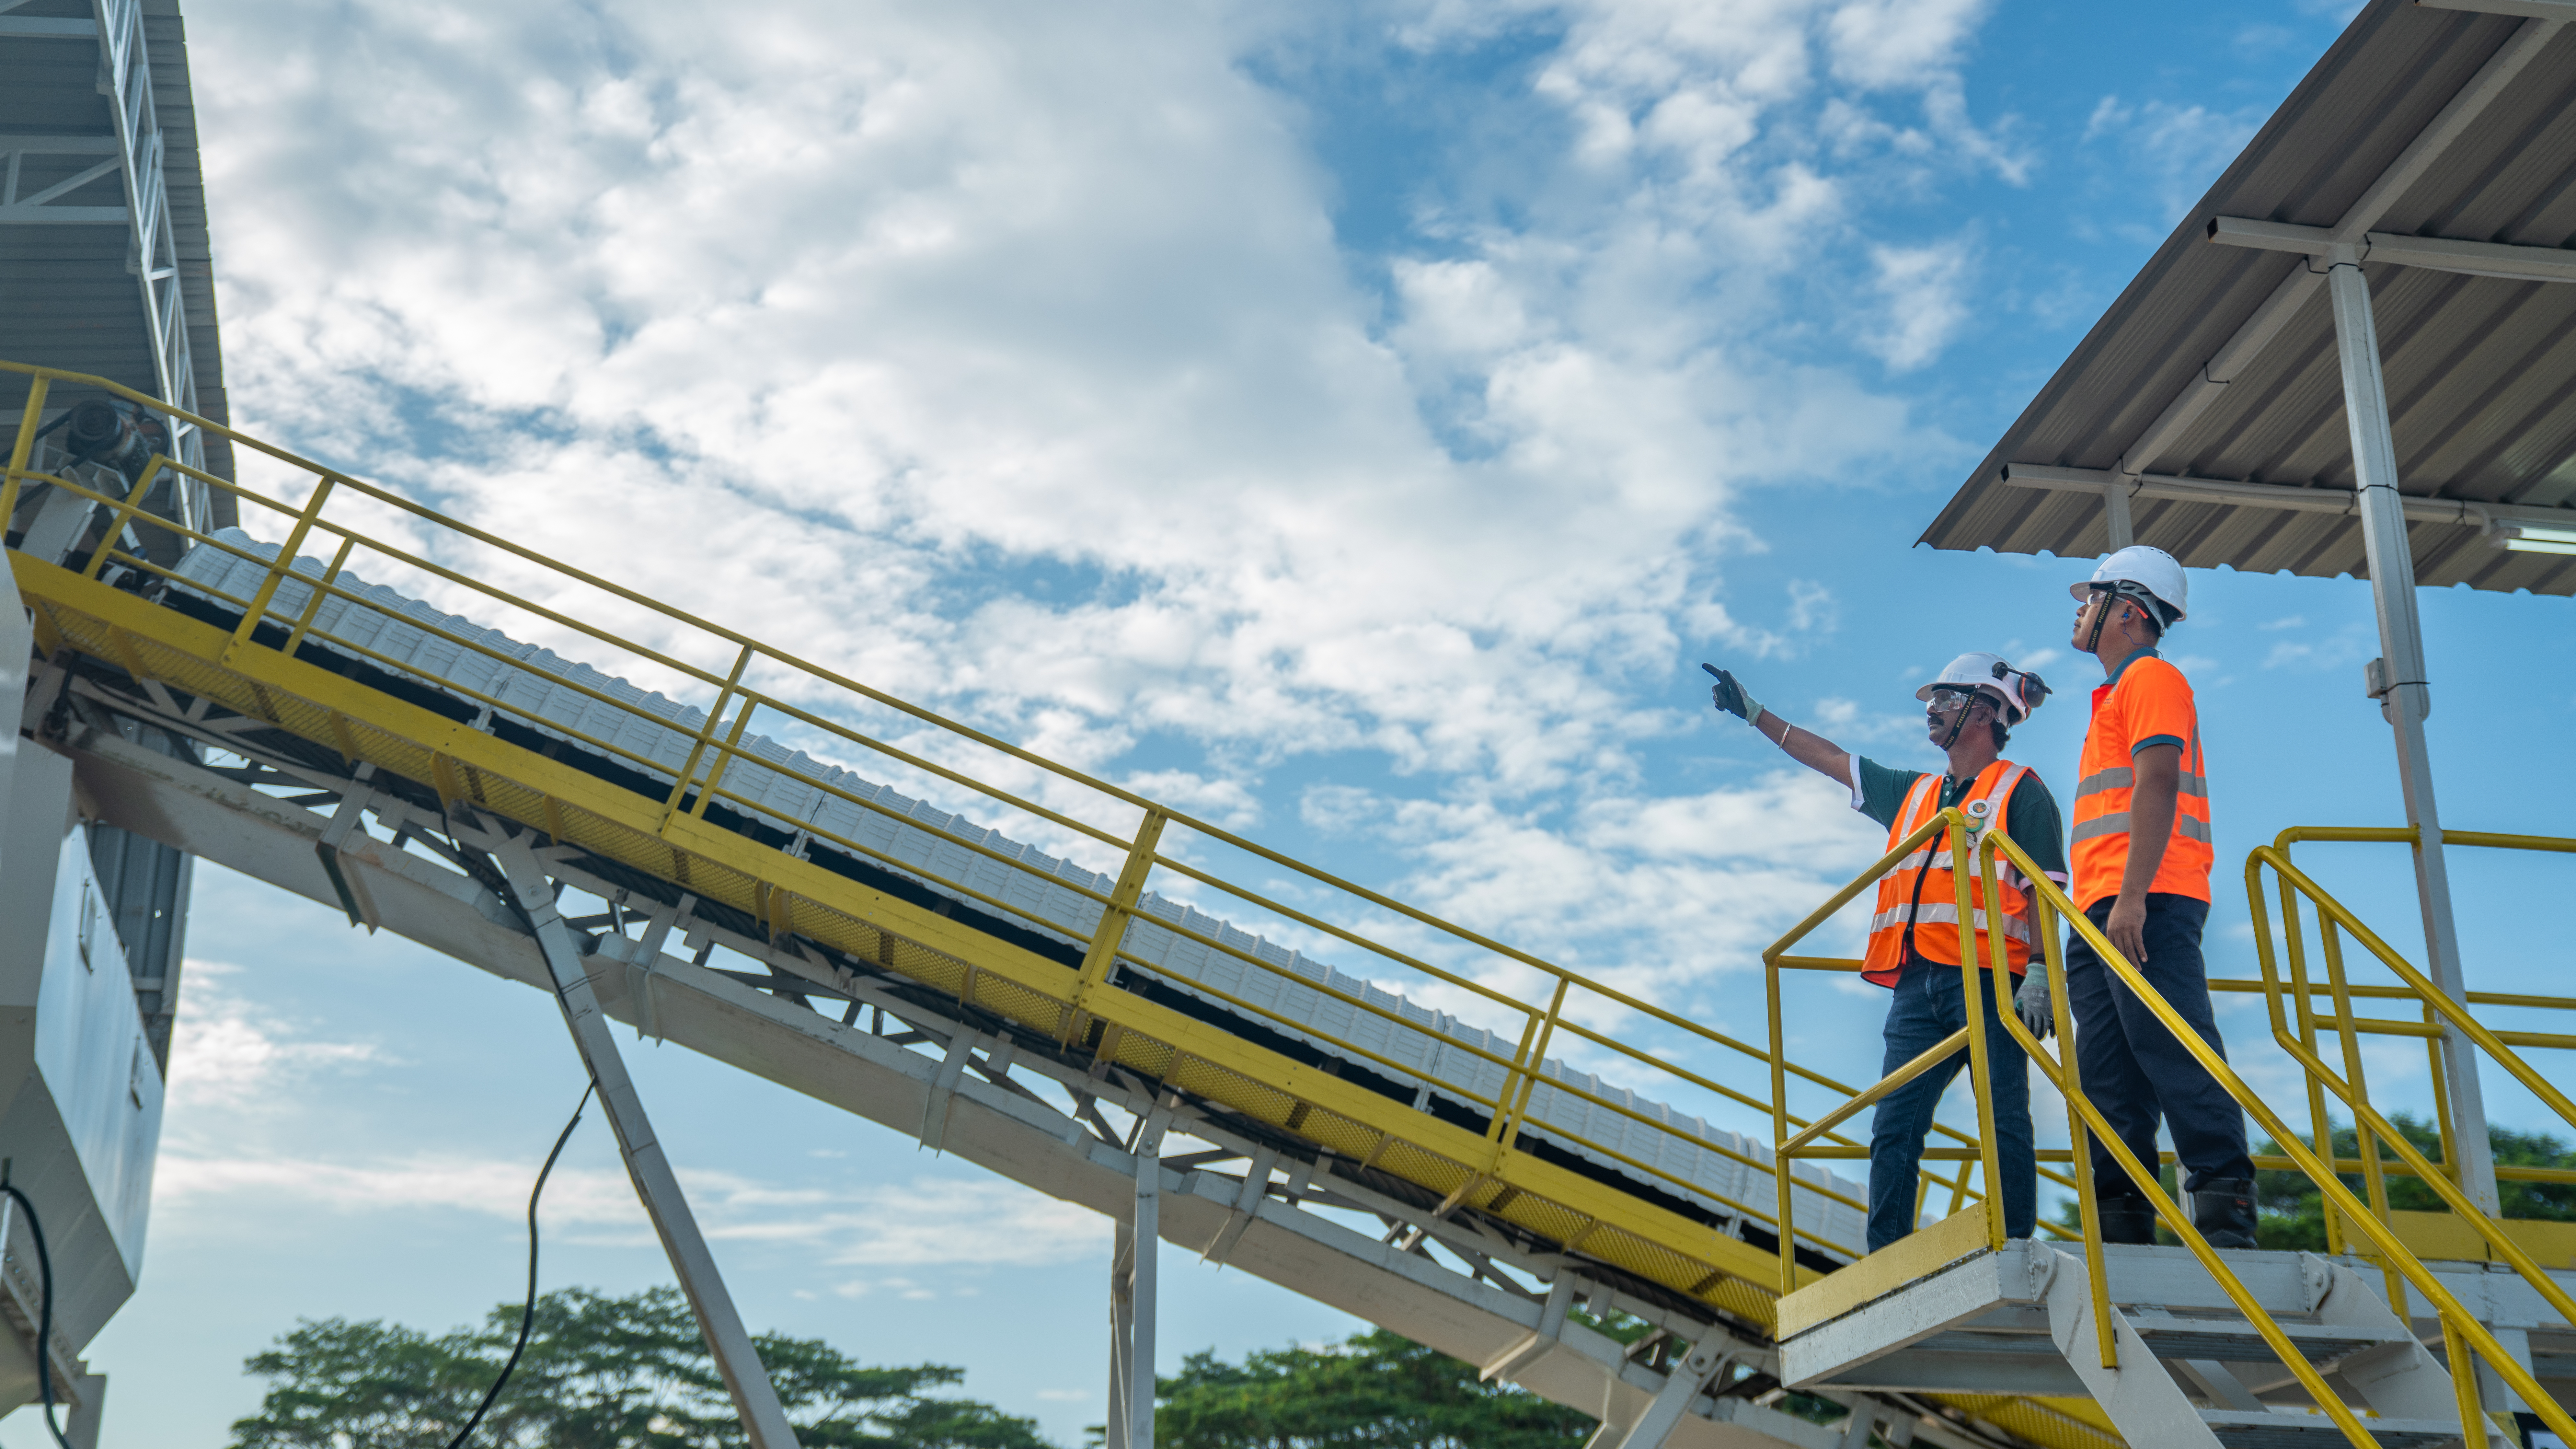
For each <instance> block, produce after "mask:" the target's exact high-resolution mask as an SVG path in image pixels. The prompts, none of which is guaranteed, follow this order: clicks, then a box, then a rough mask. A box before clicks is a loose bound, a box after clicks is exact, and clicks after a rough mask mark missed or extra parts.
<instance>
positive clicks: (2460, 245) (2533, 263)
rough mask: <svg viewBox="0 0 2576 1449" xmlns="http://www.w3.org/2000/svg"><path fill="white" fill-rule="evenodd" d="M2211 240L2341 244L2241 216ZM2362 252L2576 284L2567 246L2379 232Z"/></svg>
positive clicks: (2315, 231) (2303, 250) (2328, 232)
mask: <svg viewBox="0 0 2576 1449" xmlns="http://www.w3.org/2000/svg"><path fill="white" fill-rule="evenodd" d="M2209 239H2210V240H2211V241H2214V242H2216V243H2218V244H2219V245H2220V246H2230V247H2248V248H2252V249H2254V250H2256V251H2273V252H2296V253H2299V254H2300V255H2303V256H2311V257H2323V256H2325V255H2326V254H2327V253H2329V252H2331V251H2332V250H2333V249H2334V248H2335V247H2336V246H2338V245H2341V243H2339V242H2337V241H2336V240H2335V234H2334V232H2333V230H2332V229H2331V228H2328V227H2322V226H2293V225H2291V224H2290V223H2288V222H2285V221H2254V220H2250V219H2248V218H2245V217H2241V216H2213V217H2211V218H2210V219H2209ZM2360 250H2361V259H2362V260H2363V261H2365V262H2381V263H2385V264H2388V265H2391V266H2400V267H2421V268H2424V269H2425V270H2427V271H2435V272H2465V273H2467V274H2468V275H2470V276H2473V277H2504V278H2507V279H2510V280H2513V281H2518V282H2576V251H2569V250H2567V249H2566V248H2564V247H2524V246H2508V245H2506V244H2504V243H2502V242H2482V241H2454V240H2452V239H2450V238H2448V237H2436V236H2399V235H2396V234H2394V233H2391V232H2384V231H2374V232H2367V233H2364V234H2363V236H2362V239H2361V246H2360Z"/></svg>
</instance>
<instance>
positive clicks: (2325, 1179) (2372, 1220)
mask: <svg viewBox="0 0 2576 1449" xmlns="http://www.w3.org/2000/svg"><path fill="white" fill-rule="evenodd" d="M1999 853H2002V856H2004V859H2009V861H2012V864H2014V866H2020V869H2022V871H2025V874H2027V877H2030V879H2032V884H2035V892H2038V897H2040V902H2043V908H2040V933H2043V938H2045V962H2048V985H2050V998H2053V1006H2056V1011H2058V1021H2071V1018H2069V1016H2066V959H2063V949H2061V944H2058V936H2056V931H2053V928H2050V923H2048V915H2050V913H2056V915H2066V920H2069V926H2071V928H2074V931H2079V933H2081V936H2084V941H2087V944H2089V946H2092V949H2094V954H2097V957H2099V959H2102V964H2105V967H2107V969H2110V972H2115V975H2117V977H2120V982H2123V985H2128V990H2130V993H2136V995H2138V1000H2141V1003H2143V1006H2146V1008H2148V1011H2151V1013H2154V1016H2156V1021H2159V1024H2164V1029H2166V1031H2172V1034H2174V1039H2177V1042H2179V1044H2182V1047H2184V1049H2187V1052H2190V1055H2192V1060H2197V1062H2200V1067H2202V1070H2208V1073H2210V1078H2213V1080H2218V1085H2221V1088H2226V1091H2228V1096H2233V1098H2236V1104H2239V1106H2244V1111H2246V1114H2251V1116H2254V1122H2259V1124H2262V1127H2264V1132H2267V1134H2269V1137H2272V1142H2277V1145H2282V1147H2285V1152H2287V1158H2290V1160H2293V1163H2295V1168H2298V1171H2300V1173H2306V1176H2308V1181H2313V1183H2316V1189H2318V1194H2324V1199H2326V1212H2329V1214H2331V1212H2347V1214H2354V1220H2357V1227H2360V1230H2362V1235H2365V1238H2367V1240H2370V1243H2372V1248H2378V1256H2380V1261H2383V1263H2385V1266H2388V1269H2391V1274H2396V1276H2401V1279H2403V1281H2406V1284H2411V1287H2414V1289H2416V1292H2421V1294H2424V1299H2427V1302H2429V1305H2432V1307H2434V1312H2437V1315H2439V1323H2442V1338H2445V1346H2447V1361H2450V1377H2452V1390H2455V1392H2458V1403H2460V1426H2463V1434H2468V1426H2476V1423H2481V1421H2483V1418H2486V1415H2483V1410H2481V1403H2478V1374H2476V1372H2473V1366H2470V1361H2473V1359H2478V1361H2483V1364H2486V1366H2488V1369H2494V1372H2496V1377H2501V1379H2504V1382H2506V1385H2509V1387H2512V1390H2514V1392H2517V1395H2522V1397H2524V1403H2530V1405H2532V1410H2535V1413H2537V1415H2540V1418H2543V1421H2545V1423H2548V1426H2550V1428H2553V1431H2555V1434H2561V1436H2571V1439H2576V1418H2571V1415H2568V1413H2566V1408H2561V1405H2558V1403H2555V1400H2553V1397H2550V1395H2548V1392H2545V1390H2543V1387H2540V1382H2537V1379H2535V1377H2532V1374H2530V1369H2524V1366H2522V1364H2519V1361H2517V1359H2514V1356H2512V1354H2509V1351H2506V1348H2504V1346H2501V1343H2499V1341H2496V1336H2494V1333H2488V1330H2486V1325H2483V1323H2478V1318H2476V1315H2473V1312H2470V1310H2468V1307H2465V1305H2463V1302H2460V1299H2458V1297H2452V1294H2450V1289H2445V1287H2442V1281H2439V1279H2437V1276H2434V1274H2432V1271H2429V1269H2427V1266H2424V1263H2421V1261H2419V1258H2416V1256H2414V1253H2411V1250H2409V1248H2406V1245H2403V1243H2401V1240H2398V1235H2396V1232H2393V1230H2391V1227H2388V1225H2385V1222H2383V1220H2378V1217H2372V1214H2370V1212H2367V1207H2365V1204H2362V1201H2360V1199H2357V1196H2354V1194H2352V1189H2347V1186H2344V1181H2342V1178H2339V1176H2336V1171H2334V1163H2331V1152H2329V1155H2326V1158H2318V1155H2316V1152H2311V1150H2308V1147H2306V1145H2300V1140H2298V1137H2295V1134H2293V1132H2290V1127H2287V1124H2285V1122H2282V1119H2280V1114H2277V1111H2272V1106H2269V1104H2267V1101H2264V1098H2262V1093H2257V1091H2254V1088H2249V1085H2246V1083H2244V1078H2239V1075H2236V1070H2233V1067H2231V1065H2228V1060H2226V1057H2223V1055H2218V1052H2215V1049H2213V1047H2210V1044H2208V1042H2202V1039H2200V1034H2197V1031H2192V1026H2190V1024H2187V1021H2184V1018H2182V1013H2179V1011H2174V1006H2172V1003H2166V1000H2164V995H2161V993H2159V990H2156V987H2154V985H2151V982H2148V980H2146V975H2141V972H2138V967H2136V964H2130V962H2128V959H2125V957H2123V954H2120V951H2117V946H2112V944H2110V936H2105V933H2102V928H2099V926H2094V923H2092V918H2087V915H2084V913H2081V910H2076V905H2074V900H2069V897H2066V892H2061V890H2058V887H2056V884H2053V882H2048V879H2045V877H2043V874H2040V871H2038V864H2035V861H2030V856H2027V853H2025V851H2022V848H2020V846H2014V843H2012V841H2009V838H2007V835H2002V833H1989V838H1986V841H1984V843H1981V846H1978V856H1981V859H1978V866H1981V871H1984V882H1986V895H1989V900H1994V861H1996V856H1999ZM2275 864H2277V866H2282V869H2285V871H2295V866H2287V859H2280V861H2275ZM2249 874H2251V866H2249ZM2300 882H2303V887H2306V890H2313V882H2306V877H2300ZM2316 895H2318V897H2321V895H2324V892H2316ZM2336 910H2339V908H2336ZM2347 920H2349V915H2347ZM2254 928H2257V936H2262V931H2264V920H2262V910H2259V905H2257V920H2254ZM2347 928H2360V923H2357V920H2349V923H2347ZM1994 941H1996V946H1994V967H1996V969H2002V967H2004V957H2002V933H1999V931H1996V933H1994ZM2370 941H2372V944H2378V938H2375V936H2372V938H2370ZM2380 949H2383V951H2385V946H2380ZM2388 957H2393V954H2388ZM2383 959H2385V957H2383ZM2391 964H2393V969H2398V972H2401V975H2414V985H2416V987H2419V990H2424V993H2429V995H2427V1000H2434V1006H2439V1008H2445V1011H2447V1013H2452V1018H2455V1021H2463V1024H2468V1026H2476V1024H2473V1021H2470V1018H2468V1013H2465V1011H2463V1008H2458V1003H2450V1000H2447V998H2442V995H2439V993H2437V990H2432V982H2429V980H2424V977H2421V975H2419V972H2414V967H2406V964H2403V962H2391ZM2275 1011H2277V1008H2275ZM1971 1018H1973V1016H1971ZM2002 1018H2004V1029H2007V1031H2009V1034H2012V1036H2014V1039H2017V1042H2020V1044H2022V1049H2025V1052H2030V1057H2032V1062H2038V1065H2040V1073H2043V1075H2048V1078H2050V1083H2053V1085H2058V1091H2061V1093H2063V1096H2066V1104H2069V1109H2071V1111H2074V1114H2076V1116H2079V1122H2081V1129H2079V1132H2076V1165H2079V1171H2081V1168H2084V1158H2087V1152H2084V1134H2087V1132H2089V1134H2094V1137H2099V1140H2102V1145H2105V1147H2107V1150H2110V1155H2112V1160H2117V1163H2120V1171H2123V1173H2128V1178H2130V1181H2133V1183H2136V1186H2138V1191H2141V1194H2146V1199H2148V1204H2154V1209H2156V1217H2159V1220H2161V1222H2164V1225H2166V1227H2169V1230H2172V1232H2174V1235H2177V1238H2182V1245H2184V1248H2190V1250H2192V1256H2195V1258H2197V1261H2200V1266H2202V1269H2208V1271H2210V1276H2213V1279H2218V1284H2221V1287H2223V1289H2226V1292H2228V1297H2231V1299H2233V1302H2236V1305H2239V1310H2241V1312H2244V1315H2246V1320H2249V1323H2251V1325H2254V1328H2257V1330H2259V1333H2262V1336H2264V1343H2267V1346H2269V1348H2272V1351H2275V1354H2277V1356H2280V1359H2282V1364H2287V1366H2290V1372H2293V1374H2295V1377H2298V1382H2300V1387H2303V1390H2308V1395H2311V1397H2313V1400H2316V1403H2318V1408H2324V1410H2326V1413H2329V1418H2334V1423H2336V1428H2342V1431H2344V1439H2349V1441H2352V1446H2354V1449H2372V1444H2375V1441H2372V1439H2370V1431H2367V1428H2365V1426H2362V1421H2360V1418H2357V1415H2354V1413H2352V1405H2347V1403H2344V1400H2342V1397H2339V1395H2334V1392H2331V1390H2329V1387H2326V1382H2324V1377H2321V1374H2318V1372H2316V1366H2313V1364H2308V1361H2306V1356H2303V1354H2295V1351H2293V1346H2290V1341H2287V1336H2285V1333H2282V1330H2280V1323H2275V1320H2272V1315H2269V1312H2264V1307H2262V1305H2259V1302H2257V1297H2254V1294H2251V1292H2249V1289H2246V1287H2244V1281H2241V1279H2239V1276H2236V1274H2233V1271H2228V1266H2226V1261H2223V1258H2221V1253H2218V1250H2215V1248H2210V1243H2208V1238H2202V1235H2200V1230H2197V1227H2195V1225H2192V1222H2190V1214H2184V1212H2182V1207H2179V1204H2177V1201H2174V1199H2172V1196H2166V1194H2164V1189H2161V1183H2159V1178H2156V1173H2154V1171H2151V1168H2148V1165H2146V1163H2138V1158H2136V1155H2130V1150H2128V1147H2125V1145H2123V1142H2120V1137H2117V1134H2112V1129H2110V1122H2107V1119H2105V1116H2102V1111H2099V1109H2097V1106H2094V1104H2092V1098H2087V1096H2084V1091H2081V1080H2079V1070H2076V1062H2074V1055H2063V1057H2061V1060H2050V1057H2048V1055H2045V1052H2043V1047H2040V1042H2038V1039H2035V1036H2030V1029H2027V1026H2022V1021H2020V1016H2014V1013H2012V1011H2004V1013H2002ZM2476 1034H2486V1029H2483V1026H2476V1031H2473V1036H2476ZM2486 1036H2488V1039H2491V1034H2486ZM2280 1039H2282V1047H2285V1049H2290V1055H2293V1057H2295V1060H2298V1062H2300V1067H2306V1070H2308V1073H2311V1078H2313V1080H2324V1083H2326V1088H2329V1091H2336V1093H2342V1096H2344V1101H2347V1106H2352V1109H2354V1111H2357V1114H2367V1122H2370V1129H2375V1132H2388V1134H2391V1137H2393V1140H2396V1142H2398V1147H2401V1152H2403V1155H2411V1165H2416V1168H2419V1171H2432V1168H2429V1163H2424V1160H2421V1158H2419V1155H2414V1147H2411V1145H2406V1142H2403V1137H2398V1134H2396V1129H2393V1127H2391V1124H2388V1122H2385V1119H2380V1116H2378V1114H2375V1111H2370V1104H2367V1101H2360V1098H2357V1096H2349V1085H2344V1083H2342V1080H2339V1078H2334V1073H2331V1070H2326V1065H2324V1060H2318V1057H2316V1055H2313V1052H2306V1049H2303V1047H2300V1044H2298V1042H2295V1039H2290V1036H2287V1034H2285V1031H2282V1034H2280ZM2061 1042H2063V1039H2061ZM2481 1044H2488V1042H2481ZM2488 1049H2491V1052H2496V1049H2501V1052H2509V1049H2504V1047H2501V1042H2496V1044H2491V1047H2488ZM2543 1085H2545V1083H2543ZM2563 1101H2566V1098H2558V1104H2561V1106H2563ZM2429 1183H2432V1186H2434V1191H2439V1194H2445V1199H2447V1201H2452V1212H2470V1209H2468V1199H2465V1196H2460V1191H2458V1189H2452V1186H2450V1183H2447V1181H2442V1178H2439V1173H2434V1176H2432V1178H2429ZM2094 1207H2097V1204H2094V1199H2092V1194H2089V1191H2087V1194H2081V1199H2079V1212H2081V1222H2084V1253H2087V1266H2089V1279H2092V1294H2094V1323H2097V1325H2099V1328H2102V1333H2099V1348H2102V1366H2115V1364H2117V1348H2115V1343H2112V1336H2110V1289H2107V1281H2105V1274H2102V1253H2099V1243H2102V1225H2099V1214H2097V1209H2094ZM2478 1230H2481V1235H2483V1238H2486V1240H2488V1245H2491V1248H2496V1250H2501V1253H2504V1256H2506V1261H2512V1263H2514V1269H2517V1271H2519V1274H2522V1276H2524V1281H2530V1284H2532V1287H2535V1289H2537V1292H2540V1294H2543V1297H2545V1299H2548V1302H2550V1305H2553V1307H2558V1310H2561V1312H2568V1310H2571V1307H2576V1305H2571V1302H2568V1294H2566V1292H2563V1289H2561V1287H2558V1284H2555V1281H2553V1279H2550V1276H2548V1274H2545V1271H2543V1269H2540V1266H2537V1263H2532V1261H2530V1256H2524V1253H2522V1250H2519V1248H2517V1245H2514V1243H2512V1240H2509V1238H2504V1235H2501V1232H2499V1230H2494V1225H2488V1222H2483V1220H2478ZM2391 1307H2396V1305H2391ZM2401 1318H2403V1312H2401ZM2571 1320H2576V1315H2571Z"/></svg>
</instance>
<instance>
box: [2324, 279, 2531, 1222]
mask: <svg viewBox="0 0 2576 1449" xmlns="http://www.w3.org/2000/svg"><path fill="white" fill-rule="evenodd" d="M2326 282H2327V286H2328V288H2329V289H2330V292H2331V295H2332V297H2333V301H2334V323H2335V348H2336V351H2337V352H2338V353H2339V354H2340V356H2341V358H2342V362H2343V409H2344V418H2345V421H2346V423H2347V424H2348V426H2349V427H2350V430H2351V434H2352V463H2353V476H2354V483H2355V485H2356V492H2357V493H2358V495H2359V499H2360V507H2361V534H2362V547H2363V549H2364V551H2365V552H2366V554H2367V555H2368V558H2369V562H2370V596H2371V601H2372V603H2373V604H2374V605H2376V607H2377V612H2378V615H2379V648H2380V657H2379V659H2377V660H2375V661H2373V663H2372V666H2371V676H2370V678H2371V684H2370V693H2371V694H2372V695H2373V696H2374V697H2375V698H2377V699H2378V700H2379V710H2380V713H2381V714H2383V715H2385V716H2387V719H2388V722H2389V724H2390V726H2391V727H2393V729H2394V730H2395V733H2396V738H2397V774H2398V779H2399V782H2400V783H2401V785H2402V786H2403V787H2404V794H2405V799H2406V823H2407V824H2409V825H2412V826H2414V827H2415V828H2416V830H2417V831H2418V832H2420V834H2419V836H2418V838H2417V840H2416V842H2415V894H2416V899H2417V901H2418V902H2419V904H2420V905H2421V907H2422V911H2423V916H2424V949H2425V952H2426V954H2427V955H2428V956H2429V957H2430V958H2431V961H2430V964H2431V967H2432V977H2433V979H2434V981H2436V982H2437V983H2439V984H2440V986H2441V988H2442V989H2443V990H2444V991H2446V992H2448V993H2450V995H2451V999H2452V1000H2454V1001H2466V1000H2468V997H2469V991H2468V982H2467V980H2466V978H2465V977H2464V975H2463V974H2462V971H2461V968H2460V937H2459V931H2458V928H2457V927H2456V926H2455V925H2454V924H2453V922H2452V919H2451V878H2450V871H2449V869H2448V867H2447V865H2446V864H2445V863H2444V860H2443V854H2442V821H2441V813H2440V811H2438V810H2437V809H2436V808H2435V807H2434V803H2433V765H2432V760H2431V757H2430V756H2429V755H2428V754H2427V753H2426V748H2425V741H2424V717H2425V716H2426V715H2428V714H2430V713H2432V709H2433V701H2432V687H2431V686H2430V685H2429V684H2427V683H2426V682H2425V668H2424V628H2423V622H2422V620H2421V619H2420V618H2418V617H2417V614H2416V608H2415V555H2414V549H2413V546H2412V544H2411V542H2410V540H2409V539H2408V537H2407V532H2406V513H2405V503H2404V501H2403V499H2402V498H2401V497H2400V496H2399V494H2398V491H2397V446H2396V443H2395V440H2394V438H2393V437H2392V435H2391V434H2390V431H2389V426H2388V387H2387V382H2386V380H2385V379H2384V378H2383V377H2382V376H2381V375H2380V369H2379V328H2378V325H2377V323H2376V322H2375V321H2374V320H2373V319H2372V315H2371V308H2370V282H2369V279H2367V278H2365V277H2364V276H2362V274H2361V261H2360V258H2359V256H2358V255H2357V254H2356V252H2355V250H2354V249H2353V248H2351V247H2345V248H2343V249H2341V250H2340V251H2339V252H2338V253H2337V254H2336V255H2335V256H2334V257H2333V259H2332V265H2331V266H2330V267H2329V268H2328V269H2327V278H2326ZM2442 1077H2443V1084H2444V1086H2445V1087H2447V1088H2448V1090H2449V1106H2450V1109H2451V1137H2452V1141H2453V1143H2454V1144H2455V1147H2456V1150H2457V1153H2458V1159H2459V1160H2458V1161H2457V1162H2456V1163H2455V1164H2453V1165H2454V1166H2456V1167H2457V1168H2458V1170H2459V1181H2460V1190H2461V1191H2462V1192H2465V1193H2467V1194H2468V1195H2469V1199H2470V1200H2471V1201H2473V1202H2475V1203H2476V1204H2477V1205H2478V1208H2479V1210H2480V1211H2482V1212H2484V1213H2485V1214H2486V1215H2487V1216H2488V1217H2496V1216H2499V1215H2500V1213H2499V1209H2498V1201H2497V1197H2496V1179H2495V1155H2494V1153H2493V1152H2492V1151H2491V1150H2490V1148H2489V1146H2488V1142H2487V1113H2486V1099H2485V1097H2484V1095H2483V1094H2482V1093H2481V1092H2480V1091H2479V1088H2478V1063H2477V1056H2476V1054H2475V1048H2473V1047H2472V1046H2471V1045H2470V1044H2469V1040H2468V1038H2467V1037H2466V1036H2465V1035H2463V1034H2462V1033H2461V1031H2460V1029H2459V1028H2458V1027H2457V1026H2453V1025H2449V1024H2447V1023H2446V1024H2445V1026H2444V1029H2443V1035H2442Z"/></svg>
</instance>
